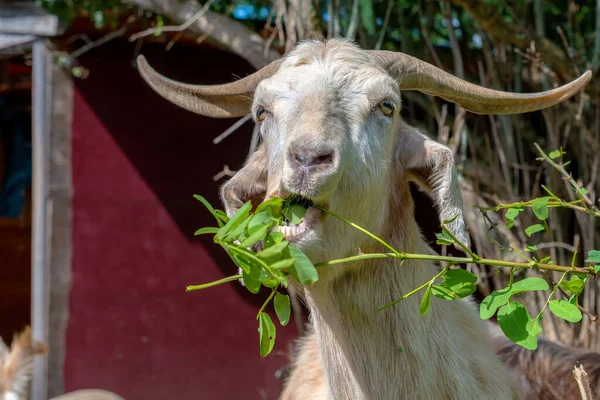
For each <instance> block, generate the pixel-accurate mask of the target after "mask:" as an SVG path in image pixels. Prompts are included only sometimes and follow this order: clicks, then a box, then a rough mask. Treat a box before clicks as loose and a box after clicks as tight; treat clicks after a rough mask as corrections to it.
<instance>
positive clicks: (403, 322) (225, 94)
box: [138, 39, 591, 400]
mask: <svg viewBox="0 0 600 400" xmlns="http://www.w3.org/2000/svg"><path fill="white" fill-rule="evenodd" d="M138 69H139V71H140V73H141V75H142V77H143V78H144V80H145V81H146V82H147V83H148V84H149V85H150V87H152V88H153V89H154V90H155V91H156V92H157V93H158V94H160V95H161V96H163V97H164V98H166V99H167V100H169V101H171V102H173V103H175V104H177V105H179V106H181V107H183V108H185V109H187V110H190V111H192V112H195V113H198V114H201V115H205V116H212V117H216V118H229V117H241V116H244V115H247V114H248V113H250V112H251V113H252V116H253V119H254V121H255V122H256V123H257V124H259V125H260V132H261V139H262V142H261V145H260V146H259V147H258V149H257V150H256V151H255V152H254V153H253V154H252V155H251V156H249V158H248V160H247V161H246V163H245V165H244V167H243V168H242V169H241V170H240V171H238V172H237V174H235V175H234V176H233V177H232V178H231V179H230V180H229V181H228V182H226V183H225V184H224V185H223V187H222V188H221V198H222V200H223V202H224V205H225V209H226V211H227V213H228V214H229V215H231V214H232V213H233V212H235V211H236V210H237V209H238V208H239V207H240V206H241V205H242V204H243V203H244V202H246V201H248V200H252V202H253V204H254V205H256V204H257V203H259V202H260V201H263V200H268V199H270V198H272V197H275V196H277V197H282V198H287V197H289V196H291V195H296V196H302V197H304V198H306V199H309V200H310V201H312V202H313V204H316V205H319V206H321V207H323V208H325V209H329V210H331V211H332V212H335V213H337V214H341V215H343V216H345V217H346V218H349V219H350V220H352V221H353V222H355V223H357V224H358V225H361V226H362V227H364V228H365V229H367V230H369V231H371V232H373V233H374V234H376V235H378V236H379V237H381V238H383V239H384V240H385V241H386V242H388V243H390V244H391V245H392V246H394V247H395V248H397V249H401V250H403V251H406V252H415V253H426V252H428V251H430V248H429V246H428V245H427V244H426V243H425V241H424V240H423V239H422V237H421V234H420V232H419V228H418V226H417V224H416V222H415V219H414V215H413V200H412V198H411V195H410V192H409V182H410V181H415V182H417V183H418V184H419V185H421V186H422V187H423V188H424V189H425V190H426V191H427V192H428V193H430V195H431V196H432V198H433V200H434V202H435V204H436V206H437V210H438V213H439V216H440V219H441V220H442V221H446V220H449V219H451V218H453V217H455V216H458V217H457V218H456V219H455V220H454V221H453V222H452V223H451V224H450V225H449V229H450V230H451V231H452V233H453V234H454V235H455V236H456V237H458V238H459V239H460V240H461V241H463V242H466V235H465V226H464V221H463V219H462V197H461V194H460V189H459V186H458V179H457V175H456V170H455V167H454V158H453V153H452V151H451V150H450V149H448V148H447V147H445V146H442V145H441V144H439V143H437V142H435V141H433V140H430V139H429V138H428V137H427V136H425V135H423V134H422V133H420V132H419V131H418V130H417V129H415V128H413V127H411V126H409V125H408V124H406V123H405V122H404V121H403V120H402V119H401V118H400V116H399V111H400V106H401V101H400V94H401V91H403V90H418V91H421V92H423V93H427V94H430V95H434V96H439V97H442V98H444V99H446V100H448V101H451V102H454V103H457V104H459V105H461V106H462V107H463V108H465V109H466V110H468V111H471V112H474V113H480V114H511V113H523V112H529V111H535V110H539V109H542V108H546V107H550V106H552V105H555V104H557V103H559V102H561V101H564V100H566V99H568V98H569V97H571V96H572V95H574V94H575V93H577V92H578V91H579V90H581V88H583V87H584V86H585V84H587V82H588V81H589V80H590V77H591V73H590V72H586V73H585V74H584V75H582V76H581V77H580V78H578V79H577V80H575V81H573V82H571V83H569V84H567V85H564V86H562V87H559V88H556V89H553V90H550V91H546V92H542V93H538V94H516V93H506V92H500V91H495V90H490V89H486V88H483V87H479V86H476V85H474V84H471V83H468V82H466V81H464V80H461V79H458V78H456V77H454V76H452V75H451V74H448V73H447V72H444V71H442V70H441V69H439V68H437V67H434V66H432V65H430V64H428V63H426V62H423V61H421V60H419V59H416V58H414V57H410V56H408V55H406V54H401V53H394V52H388V51H365V50H362V49H360V48H359V47H358V46H356V45H355V44H353V43H351V42H349V41H346V40H342V39H332V40H329V41H326V42H320V41H307V42H303V43H301V44H299V45H298V46H297V47H296V48H295V49H293V50H292V51H291V52H290V53H288V54H287V55H286V56H285V57H284V58H283V59H280V60H277V61H274V62H272V63H271V64H269V65H267V66H266V67H264V68H263V69H261V70H260V71H257V72H255V73H254V74H251V75H249V76H247V77H245V78H243V79H240V80H238V81H236V82H233V83H228V84H222V85H214V86H202V85H190V84H184V83H180V82H176V81H174V80H171V79H168V78H166V77H164V76H162V75H160V74H159V73H158V72H156V71H155V70H153V69H152V68H151V67H150V66H149V64H148V63H147V61H146V60H145V58H144V57H143V56H140V57H138ZM286 233H287V234H286V239H287V240H289V241H290V242H293V243H295V244H296V245H297V246H299V247H300V248H301V249H302V250H303V251H304V252H305V253H306V254H307V255H308V257H309V258H310V259H311V260H312V261H313V262H314V263H318V262H322V261H326V260H329V259H334V258H342V257H348V256H351V255H356V254H357V252H359V251H360V250H362V251H363V252H364V253H368V252H377V251H381V250H383V248H382V246H381V245H379V244H378V243H374V241H373V240H371V239H370V238H368V237H366V236H365V235H363V234H362V233H360V232H358V231H357V230H355V229H353V228H352V227H350V226H348V225H346V224H344V223H342V222H340V221H339V220H337V219H335V218H331V217H329V216H328V215H326V214H325V213H323V212H322V211H320V210H319V209H318V208H316V207H311V208H309V209H308V212H307V214H306V216H305V217H304V219H303V221H302V222H301V223H300V224H299V225H297V226H292V227H291V228H290V229H287V230H286ZM359 249H360V250H359ZM437 270H438V267H437V266H436V265H435V264H434V263H432V262H415V261H408V260H405V261H404V262H403V263H400V262H399V261H398V260H396V259H379V260H364V261H359V262H354V263H348V264H344V265H341V266H336V267H328V268H322V269H320V270H319V275H320V279H319V281H318V282H316V283H315V284H314V285H312V286H306V287H304V288H303V292H304V299H305V301H306V304H307V306H308V308H309V311H310V318H311V324H312V328H313V331H314V335H315V338H316V343H317V344H318V349H319V352H318V353H319V355H320V359H321V363H322V367H323V370H324V371H325V380H324V381H321V380H319V379H317V380H315V381H314V382H313V381H309V382H307V383H306V384H305V385H304V386H303V389H302V392H301V393H300V392H299V393H287V394H285V395H284V398H287V399H307V398H311V399H313V398H324V399H325V398H328V399H329V398H330V399H352V400H363V399H374V400H379V399H381V400H388V399H392V398H400V399H426V400H431V399H462V400H469V399H481V398H484V399H489V400H493V399H499V400H500V399H502V400H505V399H517V398H519V394H518V392H517V389H516V385H515V382H514V380H513V378H512V377H511V375H510V373H509V371H508V369H507V368H506V367H505V366H503V365H502V363H501V361H500V359H499V358H498V356H497V355H495V354H494V352H493V351H492V349H491V347H490V343H489V341H488V334H487V331H486V327H485V324H484V323H483V322H482V321H481V320H480V318H479V316H478V315H477V313H476V312H475V308H474V307H473V306H472V304H471V300H470V299H466V300H462V301H438V302H434V303H433V304H432V305H431V309H430V311H429V313H428V314H427V315H426V316H424V317H421V316H420V315H419V311H418V310H419V302H420V300H421V297H420V296H418V295H417V296H412V297H409V298H408V299H406V300H404V301H403V302H400V303H398V304H397V305H396V306H394V307H393V308H391V309H389V310H386V311H384V312H377V308H378V307H379V306H381V305H383V304H386V303H388V302H390V301H392V300H394V299H396V298H398V297H400V296H401V295H402V294H404V293H407V292H408V291H410V290H411V289H414V288H415V287H417V286H419V285H420V284H422V283H423V282H426V281H427V280H429V279H431V277H432V276H433V275H435V273H436V271H437ZM400 348H401V349H402V351H401V352H400V351H399V350H398V349H400ZM313 353H314V352H313ZM314 359H315V358H314V354H306V355H305V356H304V357H302V356H301V357H300V360H303V361H302V362H313V361H314ZM300 379H302V377H300ZM286 396H287V397H286Z"/></svg>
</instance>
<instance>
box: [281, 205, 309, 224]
mask: <svg viewBox="0 0 600 400" xmlns="http://www.w3.org/2000/svg"><path fill="white" fill-rule="evenodd" d="M306 211H307V209H306V207H305V206H304V205H302V204H300V203H291V204H288V205H287V206H286V207H285V208H284V209H283V211H282V214H283V216H284V217H285V219H286V220H288V221H289V222H291V223H292V224H294V225H298V224H299V223H300V222H302V218H304V216H305V215H306Z"/></svg>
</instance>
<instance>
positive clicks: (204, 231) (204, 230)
mask: <svg viewBox="0 0 600 400" xmlns="http://www.w3.org/2000/svg"><path fill="white" fill-rule="evenodd" d="M218 231H219V228H200V229H198V230H197V231H196V232H194V236H198V235H206V234H208V233H217V232H218Z"/></svg>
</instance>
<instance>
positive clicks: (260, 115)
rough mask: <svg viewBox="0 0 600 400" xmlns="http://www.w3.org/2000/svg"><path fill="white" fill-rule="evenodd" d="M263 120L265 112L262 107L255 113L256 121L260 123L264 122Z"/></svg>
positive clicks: (265, 115)
mask: <svg viewBox="0 0 600 400" xmlns="http://www.w3.org/2000/svg"><path fill="white" fill-rule="evenodd" d="M265 118H267V110H266V109H265V108H264V107H260V108H259V109H258V110H257V111H256V119H258V120H259V121H261V122H262V121H264V120H265Z"/></svg>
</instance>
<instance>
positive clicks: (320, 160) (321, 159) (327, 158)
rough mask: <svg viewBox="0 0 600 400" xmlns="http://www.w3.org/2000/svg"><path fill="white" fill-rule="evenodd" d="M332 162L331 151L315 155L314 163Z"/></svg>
mask: <svg viewBox="0 0 600 400" xmlns="http://www.w3.org/2000/svg"><path fill="white" fill-rule="evenodd" d="M332 162H333V153H329V154H324V155H322V156H319V157H317V159H316V160H315V164H331V163H332Z"/></svg>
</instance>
